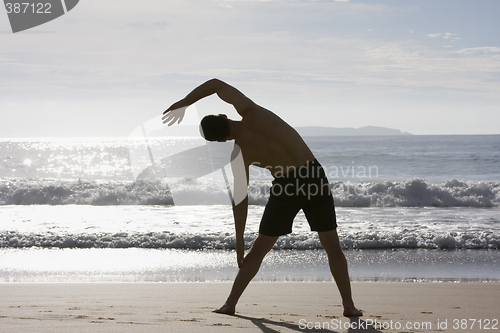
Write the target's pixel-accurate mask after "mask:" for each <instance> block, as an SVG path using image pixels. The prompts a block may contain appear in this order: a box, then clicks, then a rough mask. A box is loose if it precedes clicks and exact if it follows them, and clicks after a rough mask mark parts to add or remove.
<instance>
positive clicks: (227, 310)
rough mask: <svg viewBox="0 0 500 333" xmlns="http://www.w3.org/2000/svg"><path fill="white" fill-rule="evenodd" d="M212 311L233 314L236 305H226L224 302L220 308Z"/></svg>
mask: <svg viewBox="0 0 500 333" xmlns="http://www.w3.org/2000/svg"><path fill="white" fill-rule="evenodd" d="M213 312H215V313H222V314H228V315H233V314H234V313H235V312H236V307H235V306H230V305H228V304H227V303H226V304H224V305H223V306H222V307H221V308H220V309H217V310H214V311H213Z"/></svg>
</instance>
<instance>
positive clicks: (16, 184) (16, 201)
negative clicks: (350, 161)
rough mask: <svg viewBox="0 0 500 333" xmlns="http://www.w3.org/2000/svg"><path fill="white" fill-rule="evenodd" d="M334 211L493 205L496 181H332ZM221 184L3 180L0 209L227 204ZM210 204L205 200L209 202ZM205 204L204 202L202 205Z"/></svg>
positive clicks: (253, 196) (256, 195) (261, 187)
mask: <svg viewBox="0 0 500 333" xmlns="http://www.w3.org/2000/svg"><path fill="white" fill-rule="evenodd" d="M270 185H271V184H270V182H251V184H250V187H249V203H250V204H251V205H265V204H266V202H267V198H268V197H269V188H270ZM330 186H331V189H332V193H333V195H334V198H335V204H336V206H339V207H424V206H433V207H497V206H498V205H499V203H500V183H494V182H489V183H487V182H461V181H458V180H455V179H452V180H449V181H447V182H445V183H431V182H428V181H425V180H422V179H413V180H407V181H396V182H390V181H386V182H369V183H351V182H332V183H331V184H330ZM228 198H229V196H228V189H227V186H226V184H225V183H224V182H222V181H219V182H217V181H209V180H200V179H198V180H195V181H190V182H185V183H179V184H178V185H176V186H172V185H171V186H170V187H169V186H167V185H166V183H164V182H162V181H137V182H124V181H121V182H120V181H113V182H111V181H107V182H98V181H82V180H77V181H74V180H71V181H70V180H54V179H3V180H1V181H0V205H68V204H75V205H173V204H174V202H175V203H176V204H178V203H180V202H183V203H185V204H210V203H215V204H229V202H230V201H229V199H228ZM208 199H210V200H212V201H210V200H208ZM207 200H208V201H207Z"/></svg>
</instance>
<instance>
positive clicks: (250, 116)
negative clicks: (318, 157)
mask: <svg viewBox="0 0 500 333" xmlns="http://www.w3.org/2000/svg"><path fill="white" fill-rule="evenodd" d="M235 143H236V144H237V145H238V146H239V147H240V148H241V151H242V153H243V159H244V160H245V164H247V165H250V164H253V165H256V166H259V167H263V168H266V169H269V171H271V174H273V175H274V176H276V175H279V174H281V173H286V172H287V170H288V171H289V170H291V169H292V168H298V167H300V166H303V165H305V164H306V163H307V162H309V161H312V160H314V155H313V154H312V152H311V150H310V149H309V147H307V145H306V143H305V142H304V140H303V139H302V138H301V137H300V135H299V134H298V133H297V131H296V130H295V129H293V128H292V127H291V126H290V125H288V124H287V123H286V122H285V121H283V120H282V119H281V118H280V117H278V116H277V115H276V114H274V113H273V112H271V111H269V110H267V109H264V108H263V107H261V106H258V105H256V104H255V105H254V107H252V108H251V109H249V110H247V111H246V112H245V114H244V116H243V119H242V121H241V129H240V131H239V132H238V135H237V136H236V139H235Z"/></svg>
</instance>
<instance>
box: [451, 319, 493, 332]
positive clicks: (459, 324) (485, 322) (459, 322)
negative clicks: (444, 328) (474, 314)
mask: <svg viewBox="0 0 500 333" xmlns="http://www.w3.org/2000/svg"><path fill="white" fill-rule="evenodd" d="M453 329H454V330H472V329H480V330H498V329H499V328H498V319H453Z"/></svg>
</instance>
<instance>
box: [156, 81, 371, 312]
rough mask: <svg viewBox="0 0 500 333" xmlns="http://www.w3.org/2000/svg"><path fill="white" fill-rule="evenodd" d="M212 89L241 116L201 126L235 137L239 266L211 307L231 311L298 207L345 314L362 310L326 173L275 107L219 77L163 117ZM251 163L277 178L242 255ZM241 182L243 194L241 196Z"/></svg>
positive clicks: (171, 118)
mask: <svg viewBox="0 0 500 333" xmlns="http://www.w3.org/2000/svg"><path fill="white" fill-rule="evenodd" d="M214 93H216V94H217V95H218V96H219V97H220V98H221V99H222V100H223V101H225V102H227V103H229V104H232V105H233V106H234V108H235V109H236V111H237V112H238V114H239V115H240V116H241V117H242V119H241V121H234V120H230V119H227V117H226V116H225V115H218V116H214V115H211V116H206V117H205V118H203V120H202V121H201V131H202V135H203V136H204V137H205V139H207V140H209V141H219V142H224V141H227V140H234V141H235V150H234V151H233V154H232V157H231V160H232V162H231V167H232V168H233V174H234V175H235V179H234V184H235V194H234V198H233V215H234V223H235V229H236V254H237V261H238V267H239V271H238V274H237V276H236V278H235V280H234V283H233V287H232V290H231V293H230V295H229V297H228V299H227V301H226V303H225V304H224V305H223V306H222V307H221V308H220V309H218V310H215V312H218V313H224V314H234V313H235V308H236V303H237V302H238V300H239V298H240V296H241V295H242V293H243V291H244V290H245V288H246V287H247V285H248V284H249V283H250V281H251V280H252V279H253V277H254V276H255V275H256V274H257V272H258V270H259V268H260V265H261V263H262V260H263V259H264V256H265V255H266V254H267V253H268V252H269V251H270V250H271V248H272V247H273V245H274V243H275V242H276V240H277V239H278V237H279V236H281V235H285V234H288V233H291V232H292V230H291V226H292V222H293V219H294V217H295V215H296V214H297V213H298V211H299V210H300V209H302V210H303V211H304V214H305V215H306V218H307V220H308V222H309V224H310V226H311V230H314V231H318V235H319V239H320V241H321V244H322V246H323V248H324V249H325V250H326V253H327V255H328V261H329V265H330V271H331V273H332V275H333V277H334V279H335V282H336V283H337V287H338V289H339V291H340V295H341V297H342V303H343V306H344V312H343V314H344V316H347V317H350V316H360V315H362V313H361V311H359V310H357V309H356V308H355V306H354V303H353V300H352V297H351V285H350V281H349V274H348V270H347V262H346V259H345V256H344V253H343V252H342V249H341V247H340V243H339V239H338V235H337V231H336V227H337V224H336V219H335V210H334V209H335V208H334V205H333V198H332V194H331V191H330V190H329V185H328V180H327V179H326V175H325V172H324V170H323V168H322V167H321V165H320V164H319V163H318V162H317V161H316V159H315V158H314V155H313V153H312V152H311V150H310V149H309V147H308V146H307V145H306V144H305V142H304V141H303V139H302V138H301V137H300V135H299V134H298V133H297V132H296V131H295V130H294V129H293V128H292V127H291V126H290V125H288V124H287V123H286V122H285V121H283V120H282V119H281V118H279V117H278V116H277V115H276V114H274V113H273V112H271V111H269V110H266V109H264V108H263V107H261V106H259V105H257V104H255V103H254V102H253V101H252V100H250V99H249V98H248V97H246V96H245V95H243V94H242V93H241V92H240V91H238V90H237V89H236V88H234V87H232V86H230V85H228V84H226V83H224V82H222V81H220V80H217V79H212V80H209V81H207V82H205V83H203V84H202V85H200V86H198V87H197V88H195V89H194V90H193V91H192V92H190V93H189V94H188V95H187V96H186V97H185V98H183V99H182V100H180V101H178V102H176V103H174V104H173V105H172V106H170V107H169V108H168V109H167V110H166V111H165V112H164V113H163V114H164V116H163V122H164V123H167V122H169V126H170V125H172V124H174V123H175V122H180V121H181V120H182V118H183V116H184V111H185V109H186V108H187V107H188V106H189V105H191V104H193V103H195V102H197V101H198V100H200V99H202V98H204V97H207V96H209V95H212V94H214ZM238 161H239V163H238ZM250 165H256V166H259V167H263V168H266V169H268V170H269V171H270V172H271V174H272V175H273V176H274V177H275V179H274V181H273V185H272V187H271V190H270V192H271V193H270V198H269V201H268V203H267V205H266V208H265V210H264V214H263V216H262V220H261V224H260V227H259V235H258V237H257V239H256V240H255V241H254V243H253V245H252V247H251V249H250V251H249V252H248V254H247V255H246V256H244V246H245V244H244V239H243V232H244V230H245V223H246V219H247V210H248V196H247V195H246V191H247V186H248V174H249V171H248V169H249V166H250ZM242 168H243V169H244V172H243V173H242V172H241V169H242ZM241 178H243V181H242V179H241ZM245 178H246V179H245ZM241 184H243V185H241ZM242 187H244V193H245V194H244V195H240V193H242V190H241V188H242Z"/></svg>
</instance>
